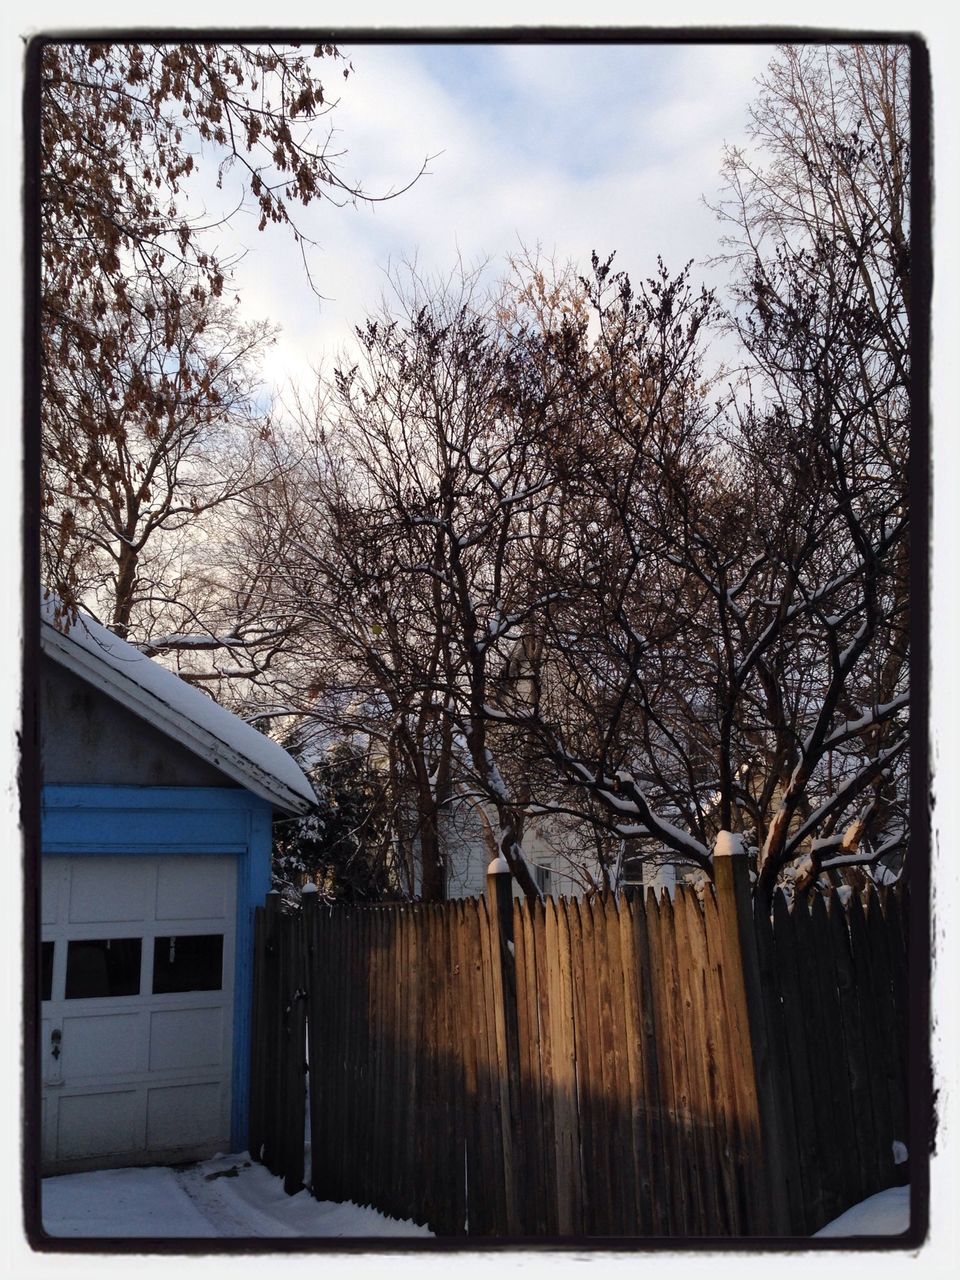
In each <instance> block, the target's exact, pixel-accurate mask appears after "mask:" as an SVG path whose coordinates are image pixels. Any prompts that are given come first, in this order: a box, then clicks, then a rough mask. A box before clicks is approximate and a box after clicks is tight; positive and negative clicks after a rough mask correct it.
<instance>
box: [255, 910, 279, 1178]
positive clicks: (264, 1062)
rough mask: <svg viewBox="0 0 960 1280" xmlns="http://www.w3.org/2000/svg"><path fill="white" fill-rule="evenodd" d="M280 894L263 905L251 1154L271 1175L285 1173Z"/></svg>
mask: <svg viewBox="0 0 960 1280" xmlns="http://www.w3.org/2000/svg"><path fill="white" fill-rule="evenodd" d="M280 923H281V922H280V894H279V893H278V892H277V890H276V889H271V890H270V892H269V893H268V894H267V896H266V898H265V899H264V903H263V950H262V952H261V959H262V962H263V974H262V978H261V981H260V983H259V998H260V1013H261V1016H260V1019H259V1027H258V1037H259V1038H261V1041H262V1042H261V1045H260V1050H259V1053H260V1065H261V1070H262V1072H263V1075H262V1080H263V1092H262V1095H261V1105H262V1112H261V1122H262V1129H261V1133H262V1141H261V1143H260V1149H259V1151H257V1152H251V1154H252V1155H254V1156H255V1158H256V1159H258V1160H260V1161H262V1163H263V1164H265V1165H266V1166H267V1168H268V1169H269V1170H270V1172H271V1173H272V1174H274V1175H277V1174H279V1173H281V1172H282V1169H281V1155H280V1150H279V1130H278V1120H279V1114H278V1097H279V1091H278V1090H277V1088H276V1083H275V1082H276V1079H277V1072H278V1070H279V1066H280V1062H281V1053H280V1036H281V1034H282V1028H283V1023H282V1021H281V1017H280V1012H281V1010H282V1008H283V1005H282V1004H281V999H282V994H281V991H280V982H281V973H282V967H283V966H282V963H281V950H280Z"/></svg>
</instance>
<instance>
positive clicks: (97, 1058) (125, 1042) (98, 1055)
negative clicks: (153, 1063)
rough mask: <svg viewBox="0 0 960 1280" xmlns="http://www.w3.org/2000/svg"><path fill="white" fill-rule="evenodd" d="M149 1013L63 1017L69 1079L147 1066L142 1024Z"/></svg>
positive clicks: (128, 1071) (105, 1076)
mask: <svg viewBox="0 0 960 1280" xmlns="http://www.w3.org/2000/svg"><path fill="white" fill-rule="evenodd" d="M144 1017H145V1015H144V1014H143V1013H139V1012H128V1013H120V1012H117V1013H103V1014H94V1013H87V1014H83V1015H80V1016H78V1017H66V1018H64V1020H63V1042H62V1055H63V1061H62V1067H61V1070H62V1072H63V1078H64V1079H65V1080H69V1081H73V1080H77V1081H80V1080H88V1079H108V1078H109V1077H110V1076H123V1075H132V1074H133V1073H134V1072H136V1071H142V1070H143V1069H144V1065H145V1064H144V1062H143V1058H142V1054H141V1049H140V1046H141V1042H142V1039H143V1034H142V1029H141V1024H142V1022H143V1019H144Z"/></svg>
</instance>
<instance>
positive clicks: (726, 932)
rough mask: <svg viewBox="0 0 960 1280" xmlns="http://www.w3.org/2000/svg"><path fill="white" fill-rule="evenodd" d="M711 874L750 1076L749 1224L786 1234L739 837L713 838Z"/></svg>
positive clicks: (782, 1156)
mask: <svg viewBox="0 0 960 1280" xmlns="http://www.w3.org/2000/svg"><path fill="white" fill-rule="evenodd" d="M713 874H714V884H715V886H716V893H717V914H718V917H719V921H720V931H721V948H722V954H723V959H724V962H725V963H724V967H725V969H726V971H727V974H728V977H729V979H730V980H731V981H730V986H729V987H728V990H730V992H731V994H732V997H733V999H734V1000H735V1001H736V1003H737V1004H738V1005H739V1006H740V1008H739V1010H736V1011H729V1012H732V1013H734V1014H735V1016H736V1017H737V1021H738V1022H739V1023H740V1026H741V1034H743V1035H744V1036H745V1037H746V1041H747V1044H746V1046H745V1047H746V1050H747V1053H746V1054H745V1057H746V1062H744V1063H743V1064H742V1065H743V1066H744V1067H746V1069H747V1071H748V1072H749V1083H750V1085H751V1088H750V1090H749V1093H750V1094H751V1095H752V1107H751V1110H752V1114H750V1115H748V1116H746V1117H744V1120H745V1121H746V1127H747V1130H748V1132H753V1133H755V1134H756V1138H757V1142H756V1143H755V1144H754V1143H751V1147H752V1150H751V1152H750V1163H751V1166H752V1167H751V1170H750V1185H751V1187H752V1194H753V1197H754V1198H755V1202H756V1204H755V1208H756V1211H757V1214H756V1217H755V1218H754V1221H755V1222H756V1226H757V1228H758V1229H759V1234H764V1235H789V1234H790V1230H791V1213H790V1204H789V1199H788V1195H787V1176H786V1165H787V1160H786V1157H787V1152H786V1135H785V1129H784V1124H783V1118H782V1116H781V1114H780V1105H779V1088H780V1082H779V1081H778V1080H777V1064H775V1063H774V1062H773V1060H772V1052H771V1048H772V1046H771V1037H770V1035H769V1033H768V1029H767V1022H766V1014H765V1010H764V999H763V988H762V985H761V981H760V961H759V957H758V954H757V940H756V934H755V927H754V919H753V903H752V894H751V890H750V872H749V868H748V866H747V856H746V847H745V845H744V841H743V839H742V837H741V836H738V835H735V834H733V833H732V832H729V831H721V832H719V833H718V835H717V839H716V842H715V845H714V851H713ZM729 1012H728V1016H729ZM782 1065H783V1064H781V1069H782ZM753 1216H754V1215H753V1214H751V1217H753Z"/></svg>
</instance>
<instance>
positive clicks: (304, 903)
mask: <svg viewBox="0 0 960 1280" xmlns="http://www.w3.org/2000/svg"><path fill="white" fill-rule="evenodd" d="M319 899H320V891H319V890H318V889H317V886H316V885H315V884H314V883H313V881H312V880H308V881H307V883H306V884H305V885H304V886H303V888H302V889H301V890H300V906H301V908H302V909H303V910H304V911H307V912H310V911H313V910H314V909H315V907H316V905H317V902H318V901H319Z"/></svg>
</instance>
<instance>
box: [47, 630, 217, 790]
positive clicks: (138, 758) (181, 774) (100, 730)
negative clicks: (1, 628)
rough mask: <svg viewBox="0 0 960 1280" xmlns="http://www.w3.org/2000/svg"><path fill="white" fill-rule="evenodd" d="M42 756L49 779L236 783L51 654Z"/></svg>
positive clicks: (167, 784)
mask: <svg viewBox="0 0 960 1280" xmlns="http://www.w3.org/2000/svg"><path fill="white" fill-rule="evenodd" d="M40 762H41V768H42V771H43V781H44V783H47V784H50V783H52V784H60V785H88V786H95V785H104V786H128V785H133V786H136V785H142V786H152V787H232V786H236V783H234V782H233V781H231V779H229V778H228V777H227V776H226V774H223V773H221V772H220V771H219V769H215V768H214V767H213V766H212V765H210V764H208V763H207V762H206V761H205V760H201V759H200V758H199V756H195V755H194V754H193V752H192V751H188V750H187V749H186V748H185V747H183V746H182V745H181V744H180V743H177V742H175V741H174V740H173V739H172V738H169V737H167V735H166V734H165V733H162V732H161V731H160V730H159V729H155V728H154V727H153V726H152V725H149V724H147V722H146V721H145V720H141V719H140V717H139V716H136V715H134V714H133V712H132V711H128V710H127V709H126V707H122V706H120V705H119V703H116V702H114V701H113V699H112V698H109V697H107V695H106V694H104V693H101V692H100V690H99V689H95V688H94V687H93V686H92V685H89V684H87V682H86V681H85V680H82V679H80V677H79V676H76V675H74V674H73V672H71V671H67V670H66V669H65V668H63V667H61V666H60V665H59V664H58V663H56V662H54V661H53V660H52V659H50V658H49V657H47V655H46V654H43V655H41V660H40Z"/></svg>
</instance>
